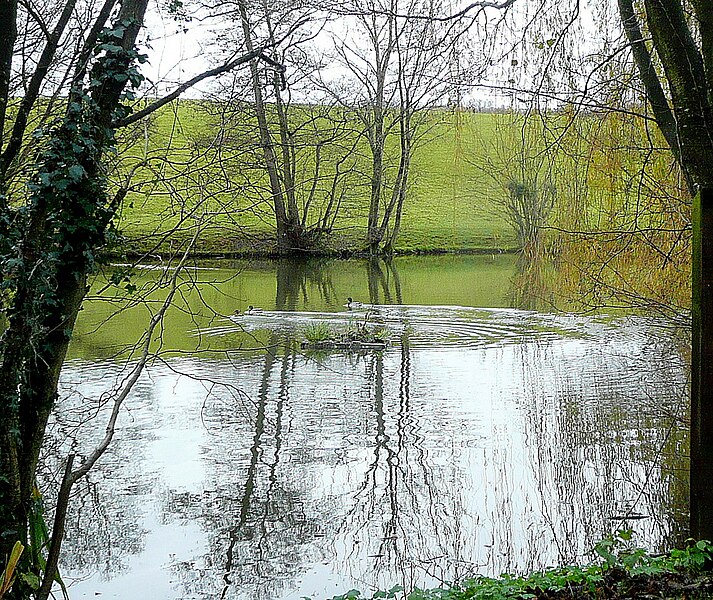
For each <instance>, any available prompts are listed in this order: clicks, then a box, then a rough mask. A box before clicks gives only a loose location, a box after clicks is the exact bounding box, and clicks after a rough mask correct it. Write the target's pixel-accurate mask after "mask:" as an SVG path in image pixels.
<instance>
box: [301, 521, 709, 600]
mask: <svg viewBox="0 0 713 600" xmlns="http://www.w3.org/2000/svg"><path fill="white" fill-rule="evenodd" d="M631 537H632V531H631V530H621V531H618V532H617V533H616V534H614V535H613V536H610V537H608V538H605V539H604V540H602V541H601V542H599V543H598V544H597V545H596V546H595V547H594V552H595V553H596V554H597V555H598V557H599V559H600V560H599V561H598V562H595V563H592V564H590V565H588V566H584V567H582V566H569V567H558V568H552V569H547V570H544V571H538V572H535V573H531V574H530V575H526V576H523V577H517V576H514V575H508V574H503V575H501V576H500V577H499V578H490V577H474V578H472V579H468V580H465V581H463V582H461V583H459V584H453V585H447V586H444V587H441V588H437V589H431V590H420V589H415V590H413V591H412V592H410V593H408V594H406V593H405V592H404V589H403V588H402V587H401V586H395V587H393V588H391V589H390V590H386V591H378V592H375V593H374V594H372V595H362V594H361V592H359V591H358V590H350V591H348V592H346V593H345V594H341V595H339V596H334V597H333V598H331V600H376V599H382V598H393V599H400V598H406V599H407V600H471V599H472V600H516V599H517V600H520V599H531V600H605V599H607V600H609V599H611V600H624V599H625V598H626V599H630V598H641V599H651V600H653V599H655V598H656V599H659V598H667V599H677V600H684V599H685V600H693V599H698V598H700V599H703V598H713V571H711V568H712V567H713V544H711V542H708V541H698V542H695V541H693V540H689V542H688V545H687V547H686V548H684V549H683V550H671V552H669V553H668V554H665V555H651V554H648V553H647V552H646V551H645V550H643V549H641V548H635V547H631V546H630V541H631ZM306 600H310V599H309V598H306Z"/></svg>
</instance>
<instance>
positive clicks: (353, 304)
mask: <svg viewBox="0 0 713 600" xmlns="http://www.w3.org/2000/svg"><path fill="white" fill-rule="evenodd" d="M364 306H365V305H364V304H362V303H361V302H355V301H354V299H353V298H352V297H351V296H349V298H347V303H346V304H345V305H344V307H345V308H348V309H349V310H352V309H354V308H364Z"/></svg>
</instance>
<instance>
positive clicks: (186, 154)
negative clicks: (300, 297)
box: [118, 101, 515, 253]
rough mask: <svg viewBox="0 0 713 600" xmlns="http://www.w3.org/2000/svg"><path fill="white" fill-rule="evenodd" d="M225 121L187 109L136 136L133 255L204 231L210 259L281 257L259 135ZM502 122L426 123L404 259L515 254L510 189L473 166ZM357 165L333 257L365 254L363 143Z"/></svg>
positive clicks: (308, 165)
mask: <svg viewBox="0 0 713 600" xmlns="http://www.w3.org/2000/svg"><path fill="white" fill-rule="evenodd" d="M303 110H304V111H305V112H307V111H308V110H309V109H303ZM297 112H299V109H298V111H297ZM221 118H224V115H221V114H220V110H219V107H217V105H215V104H210V103H207V102H197V101H183V102H180V103H178V104H176V105H175V106H173V107H170V108H166V109H164V110H163V111H161V112H160V113H159V114H157V115H156V116H155V117H154V118H153V120H152V122H151V123H150V125H143V124H142V125H140V126H138V127H137V128H136V129H135V130H134V131H132V132H129V134H128V135H127V136H126V138H125V140H124V145H125V147H124V151H123V152H122V154H121V156H122V162H121V164H120V165H119V169H118V171H119V172H121V173H127V172H130V171H132V170H135V176H134V180H133V181H134V184H135V185H134V189H133V191H132V192H131V193H130V194H129V197H128V202H127V204H126V207H125V209H124V211H123V213H122V215H121V219H120V221H119V228H120V230H121V231H122V232H123V233H124V235H125V236H126V238H128V239H129V240H131V246H130V247H131V248H133V249H136V250H146V249H150V248H151V247H152V246H153V245H154V244H157V245H158V248H160V249H167V248H169V247H172V246H176V245H177V244H179V243H180V242H181V241H183V240H185V239H186V238H188V237H190V236H192V235H193V232H194V230H195V229H194V228H195V227H196V226H198V225H199V224H200V226H201V227H202V228H203V231H202V233H201V235H200V238H199V242H198V250H199V251H201V252H209V253H226V252H245V251H247V252H250V251H267V250H270V249H271V247H272V243H273V241H272V238H273V235H274V234H273V229H274V217H273V216H272V214H271V210H270V206H269V205H268V204H267V202H266V201H265V199H266V198H268V197H269V194H268V193H267V190H266V189H265V188H266V181H265V176H264V175H263V173H262V171H261V170H260V169H259V165H258V164H257V160H258V158H259V156H258V155H257V151H258V149H257V144H256V140H255V137H256V134H255V133H254V131H251V127H252V126H251V124H250V122H249V120H248V119H247V118H244V120H243V121H238V122H237V125H236V120H235V117H233V120H232V121H227V123H228V127H227V128H226V131H224V132H221V128H220V124H221V123H220V119H221ZM502 118H503V116H502V115H494V114H478V113H472V112H462V113H459V114H458V115H455V114H454V113H451V112H446V111H433V112H432V113H430V114H428V115H427V116H426V118H425V123H424V126H423V128H422V130H421V138H420V141H419V146H418V148H417V150H416V153H415V156H414V160H413V165H412V170H411V177H412V182H413V183H412V186H411V189H410V192H409V197H408V200H407V203H406V205H405V207H404V216H403V223H402V228H401V236H400V239H399V242H398V246H397V248H398V250H400V251H434V250H470V251H478V250H495V249H498V250H499V249H510V248H512V247H513V246H514V244H515V237H514V233H513V231H512V229H511V227H510V226H509V225H508V224H507V222H506V221H505V219H504V218H503V216H502V214H501V213H502V210H501V208H500V207H498V206H497V205H495V204H494V203H493V199H494V198H495V197H497V196H498V195H499V194H502V193H504V192H503V189H502V187H499V186H498V185H497V184H496V183H495V182H494V181H493V179H492V178H488V177H484V176H483V174H482V173H481V172H480V171H479V170H478V169H477V168H476V167H474V166H473V164H472V163H473V162H477V157H478V156H482V154H483V151H484V148H486V147H487V146H488V145H489V144H493V143H495V142H494V138H493V136H494V135H495V125H496V121H497V119H502ZM304 119H305V121H307V119H308V115H305V116H304ZM224 122H226V121H224ZM236 132H238V133H236ZM352 135H353V134H352ZM346 137H347V138H349V135H348V134H347V136H346ZM351 139H353V137H352V138H351ZM391 150H392V152H391V154H394V153H393V148H392V149H391ZM354 156H355V159H354V168H353V169H352V173H351V175H350V179H349V181H348V184H347V186H346V190H345V195H344V199H343V202H342V210H341V212H340V215H339V217H338V219H337V220H336V222H335V230H334V234H333V235H332V236H331V238H330V239H329V240H328V241H327V242H326V245H325V249H326V250H335V251H339V250H341V249H350V250H355V249H359V248H361V247H363V243H364V242H363V240H364V237H365V227H366V217H367V210H368V197H369V187H368V185H369V179H368V168H369V165H368V157H367V156H366V148H365V147H364V145H363V144H360V145H358V146H357V148H356V151H355V153H354ZM300 160H301V163H300V164H301V165H302V170H303V172H304V173H306V174H307V175H309V174H310V173H311V172H312V171H313V169H314V158H313V156H312V155H310V154H309V152H308V151H307V150H305V152H304V156H303V157H302V158H300ZM325 162H326V161H325ZM332 172H333V171H327V174H328V175H330V176H331V173H332ZM388 176H393V168H392V169H391V170H387V177H388ZM326 179H328V177H326V176H325V180H326ZM139 184H140V185H139ZM321 185H322V183H321V182H320V186H321ZM305 195H306V194H305ZM315 205H316V202H315ZM166 232H169V233H168V234H167V233H166Z"/></svg>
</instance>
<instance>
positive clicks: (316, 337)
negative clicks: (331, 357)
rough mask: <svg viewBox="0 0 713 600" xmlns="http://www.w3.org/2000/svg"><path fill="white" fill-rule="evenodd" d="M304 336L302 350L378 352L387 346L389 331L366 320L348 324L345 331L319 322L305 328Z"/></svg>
mask: <svg viewBox="0 0 713 600" xmlns="http://www.w3.org/2000/svg"><path fill="white" fill-rule="evenodd" d="M304 336H305V338H307V339H306V340H304V341H302V343H301V344H300V348H302V349H303V350H350V351H364V350H372V351H380V350H384V349H385V348H386V346H387V345H388V338H389V330H388V328H386V327H384V326H381V325H376V326H372V325H369V324H368V321H367V319H365V320H364V321H363V322H361V323H357V324H350V325H349V326H347V328H346V329H338V328H336V327H334V326H331V325H329V324H328V323H324V322H321V323H315V324H313V325H310V326H309V327H307V328H306V329H305V330H304Z"/></svg>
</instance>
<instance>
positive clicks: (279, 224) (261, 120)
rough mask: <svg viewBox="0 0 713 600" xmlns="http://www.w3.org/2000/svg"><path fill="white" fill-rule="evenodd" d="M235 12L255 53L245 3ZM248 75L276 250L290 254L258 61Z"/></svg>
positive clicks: (277, 167)
mask: <svg viewBox="0 0 713 600" xmlns="http://www.w3.org/2000/svg"><path fill="white" fill-rule="evenodd" d="M238 11H239V13H240V20H241V22H242V27H243V35H244V36H245V49H246V50H247V51H248V52H249V53H250V52H253V51H254V46H253V41H252V27H251V25H250V19H249V17H248V10H247V6H246V5H245V2H244V0H241V1H240V2H238ZM250 74H251V76H252V84H253V95H254V97H255V116H256V118H257V124H258V132H259V135H260V145H261V146H262V153H263V158H264V160H265V170H266V171H267V177H268V180H269V182H270V193H271V194H272V205H273V209H274V211H275V228H276V234H277V251H278V252H280V253H287V252H290V250H291V248H292V242H291V240H290V228H289V220H288V218H287V210H286V207H285V198H284V194H283V190H282V185H281V183H280V174H279V165H278V161H277V155H276V153H275V148H274V146H273V143H272V136H271V135H270V127H269V125H268V122H267V112H266V109H265V100H264V98H263V94H262V85H261V83H260V72H259V70H258V61H257V59H256V60H252V61H251V62H250Z"/></svg>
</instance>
